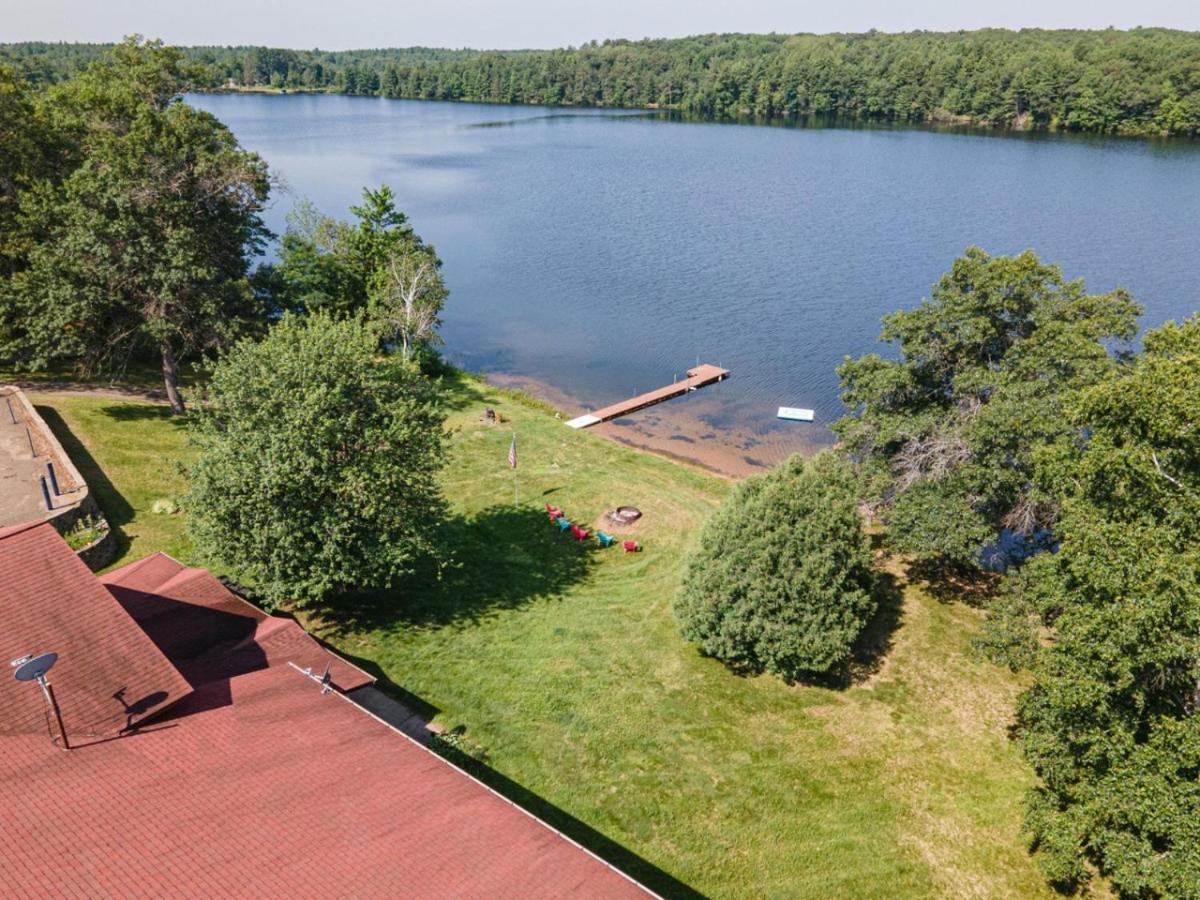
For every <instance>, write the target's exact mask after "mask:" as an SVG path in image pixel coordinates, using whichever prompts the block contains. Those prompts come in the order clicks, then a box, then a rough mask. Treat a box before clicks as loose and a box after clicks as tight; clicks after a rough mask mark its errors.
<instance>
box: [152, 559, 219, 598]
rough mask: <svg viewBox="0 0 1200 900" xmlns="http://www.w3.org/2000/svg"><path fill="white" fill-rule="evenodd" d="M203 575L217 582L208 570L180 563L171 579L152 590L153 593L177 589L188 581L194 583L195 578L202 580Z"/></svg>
mask: <svg viewBox="0 0 1200 900" xmlns="http://www.w3.org/2000/svg"><path fill="white" fill-rule="evenodd" d="M164 555H165V554H164ZM172 562H179V560H172ZM205 575H208V576H209V577H210V578H212V579H213V580H214V581H218V579H217V576H216V575H213V574H212V572H210V571H208V569H202V568H200V567H199V566H185V565H183V564H182V563H180V569H179V571H177V572H175V573H174V574H173V575H171V577H170V578H168V579H167V580H166V581H164V582H161V583H160V584H158V585H157V586H156V587H155V588H154V590H155V591H165V590H167V589H168V588H173V587H178V586H179V585H183V584H187V583H188V582H189V581H194V580H196V579H197V578H203V577H204V576H205Z"/></svg>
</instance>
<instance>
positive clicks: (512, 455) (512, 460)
mask: <svg viewBox="0 0 1200 900" xmlns="http://www.w3.org/2000/svg"><path fill="white" fill-rule="evenodd" d="M508 464H509V465H510V466H511V467H512V468H514V469H515V468H516V467H517V436H516V435H515V434H514V435H513V439H512V443H511V444H509V445H508Z"/></svg>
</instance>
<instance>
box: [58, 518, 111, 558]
mask: <svg viewBox="0 0 1200 900" xmlns="http://www.w3.org/2000/svg"><path fill="white" fill-rule="evenodd" d="M107 530H108V523H106V522H105V521H104V520H103V519H101V518H97V517H96V516H83V517H82V518H81V519H79V520H78V521H77V522H76V523H75V524H74V525H72V526H71V528H70V529H69V530H68V531H67V532H66V533H65V534H64V535H63V540H65V541H66V542H67V546H68V547H70V548H71V549H72V550H82V549H83V548H84V547H86V546H87V545H88V544H90V543H92V541H94V540H97V539H98V538H99V537H100V536H101V535H103V534H104V532H105V531H107Z"/></svg>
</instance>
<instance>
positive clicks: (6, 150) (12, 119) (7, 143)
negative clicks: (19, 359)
mask: <svg viewBox="0 0 1200 900" xmlns="http://www.w3.org/2000/svg"><path fill="white" fill-rule="evenodd" d="M36 101H37V97H36V95H35V93H34V91H33V89H32V88H31V87H30V86H29V84H28V83H27V82H26V81H25V80H24V79H22V78H21V77H20V76H19V75H18V74H17V73H16V72H15V71H14V70H13V69H12V68H10V67H8V66H3V65H0V282H2V281H3V279H7V278H9V277H10V276H11V275H12V274H13V273H14V272H16V271H19V270H20V269H22V268H24V267H25V265H26V262H27V260H28V253H29V245H30V241H29V236H28V235H27V234H25V233H24V231H23V229H21V228H20V227H19V222H18V213H19V211H20V198H21V192H22V191H24V190H27V189H28V188H29V186H30V185H31V184H32V183H33V182H35V181H36V180H37V179H39V178H42V177H45V176H46V175H48V174H49V173H50V171H51V170H52V167H53V164H54V147H53V145H54V140H53V137H52V134H51V131H50V129H49V127H48V124H47V123H46V121H45V117H44V115H43V114H42V110H41V109H40V108H39V106H38V104H37V102H36ZM0 340H2V338H0Z"/></svg>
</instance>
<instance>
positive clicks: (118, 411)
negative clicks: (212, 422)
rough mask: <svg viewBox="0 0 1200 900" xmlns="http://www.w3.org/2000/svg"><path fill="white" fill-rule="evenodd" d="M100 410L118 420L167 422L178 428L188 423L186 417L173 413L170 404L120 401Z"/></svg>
mask: <svg viewBox="0 0 1200 900" xmlns="http://www.w3.org/2000/svg"><path fill="white" fill-rule="evenodd" d="M100 412H102V413H104V415H106V416H108V417H109V418H110V419H115V420H116V421H118V422H151V421H153V422H165V423H166V424H168V425H170V426H172V427H173V428H175V429H176V430H178V429H180V428H183V427H184V425H186V424H187V420H186V418H185V417H184V416H177V415H175V414H173V413H172V412H171V408H170V407H169V406H160V405H158V404H152V403H118V404H113V405H111V406H104V407H101V409H100Z"/></svg>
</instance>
